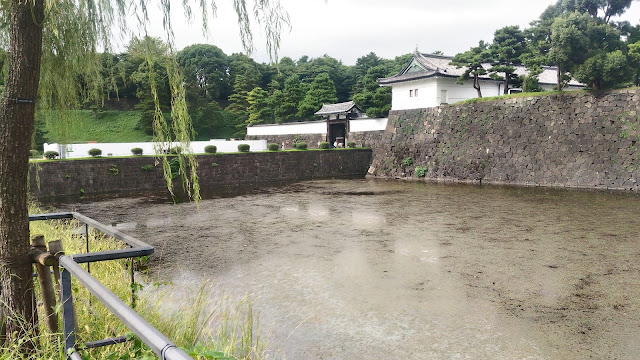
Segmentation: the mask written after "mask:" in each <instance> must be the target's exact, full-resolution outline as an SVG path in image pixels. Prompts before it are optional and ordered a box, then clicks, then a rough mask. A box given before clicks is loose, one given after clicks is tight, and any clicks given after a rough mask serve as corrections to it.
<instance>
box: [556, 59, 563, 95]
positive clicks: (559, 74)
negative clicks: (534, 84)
mask: <svg viewBox="0 0 640 360" xmlns="http://www.w3.org/2000/svg"><path fill="white" fill-rule="evenodd" d="M556 76H557V77H558V85H557V86H558V91H562V70H561V69H560V65H558V69H557V73H556Z"/></svg>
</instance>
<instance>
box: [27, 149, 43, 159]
mask: <svg viewBox="0 0 640 360" xmlns="http://www.w3.org/2000/svg"><path fill="white" fill-rule="evenodd" d="M29 157H30V158H32V159H37V158H39V157H40V153H39V152H38V150H29Z"/></svg>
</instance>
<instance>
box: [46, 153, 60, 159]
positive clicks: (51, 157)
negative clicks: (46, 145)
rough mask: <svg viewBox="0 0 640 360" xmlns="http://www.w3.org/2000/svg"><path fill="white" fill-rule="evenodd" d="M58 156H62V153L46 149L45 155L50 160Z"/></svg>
mask: <svg viewBox="0 0 640 360" xmlns="http://www.w3.org/2000/svg"><path fill="white" fill-rule="evenodd" d="M58 156H60V154H58V152H57V151H45V153H44V157H46V158H47V159H49V160H51V159H55V158H57V157H58Z"/></svg>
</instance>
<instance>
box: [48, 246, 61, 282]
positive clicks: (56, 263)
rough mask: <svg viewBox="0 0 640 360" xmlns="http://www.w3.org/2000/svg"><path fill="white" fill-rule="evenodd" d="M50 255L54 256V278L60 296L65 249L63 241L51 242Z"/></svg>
mask: <svg viewBox="0 0 640 360" xmlns="http://www.w3.org/2000/svg"><path fill="white" fill-rule="evenodd" d="M49 253H50V254H51V255H53V257H54V258H55V261H54V262H53V266H52V267H53V277H54V279H55V280H56V284H55V285H56V290H57V292H58V294H60V256H62V255H64V248H63V247H62V241H61V240H53V241H49Z"/></svg>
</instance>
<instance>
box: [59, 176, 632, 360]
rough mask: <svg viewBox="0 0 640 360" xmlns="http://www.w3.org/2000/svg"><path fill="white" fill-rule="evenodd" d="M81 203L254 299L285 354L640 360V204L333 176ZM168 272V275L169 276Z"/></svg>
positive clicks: (178, 265)
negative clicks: (200, 194) (193, 197)
mask: <svg viewBox="0 0 640 360" xmlns="http://www.w3.org/2000/svg"><path fill="white" fill-rule="evenodd" d="M65 207H66V208H71V207H75V209H77V210H78V211H81V212H83V213H85V214H87V215H89V216H91V217H94V218H96V219H98V220H99V221H101V222H104V223H118V227H119V228H121V229H122V230H123V231H125V232H127V233H129V234H131V235H134V236H136V237H138V238H140V239H144V241H147V242H149V243H150V244H152V245H154V246H155V247H156V254H155V255H154V256H153V259H152V261H151V266H152V268H153V267H154V266H156V269H158V268H159V267H158V266H157V265H159V264H162V270H161V272H156V273H155V275H157V276H159V277H160V278H162V279H165V280H173V282H174V284H176V285H177V286H180V285H181V284H186V283H189V282H191V281H194V279H195V280H200V279H202V278H210V279H212V280H213V281H214V282H215V287H214V289H216V290H220V289H224V291H225V292H226V293H227V294H231V295H232V296H237V297H238V298H240V297H242V296H243V295H244V294H247V293H250V294H252V295H253V297H254V301H255V302H254V309H257V310H259V311H260V313H261V315H260V318H261V324H262V328H263V329H265V328H268V329H269V330H270V332H271V335H270V336H271V343H272V344H274V345H275V347H277V348H280V349H282V352H283V354H282V356H281V357H283V358H286V359H639V358H640V197H638V196H637V195H635V194H623V193H608V192H595V191H565V190H557V189H543V188H510V187H495V186H471V185H442V184H423V183H407V182H392V181H373V180H366V181H364V180H358V181H319V182H305V183H299V184H293V185H285V186H282V187H278V188H269V189H265V190H264V191H258V192H255V191H254V192H253V193H250V194H244V195H238V196H231V197H219V198H213V199H210V200H204V201H202V203H201V205H200V210H199V211H197V210H196V206H195V204H192V203H183V204H177V205H173V204H170V203H168V202H165V201H158V199H150V198H148V197H144V198H137V199H134V198H126V199H125V198H123V199H115V200H105V201H100V202H93V203H79V204H75V205H68V204H67V205H65ZM156 271H157V270H156Z"/></svg>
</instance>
